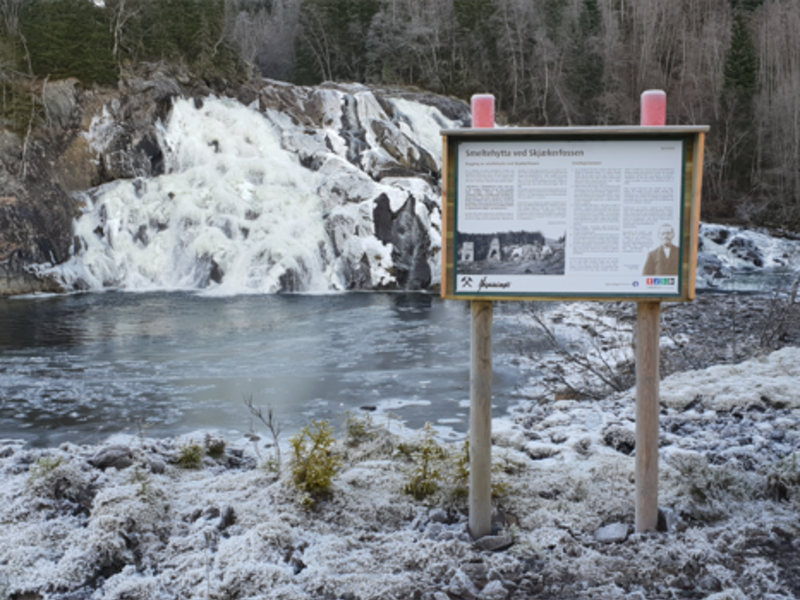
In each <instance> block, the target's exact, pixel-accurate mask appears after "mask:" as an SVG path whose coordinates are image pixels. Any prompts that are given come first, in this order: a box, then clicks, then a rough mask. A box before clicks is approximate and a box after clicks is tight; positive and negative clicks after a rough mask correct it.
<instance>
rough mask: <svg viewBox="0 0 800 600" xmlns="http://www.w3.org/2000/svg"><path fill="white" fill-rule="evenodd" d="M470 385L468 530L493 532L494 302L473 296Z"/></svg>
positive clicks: (484, 124)
mask: <svg viewBox="0 0 800 600" xmlns="http://www.w3.org/2000/svg"><path fill="white" fill-rule="evenodd" d="M472 126H473V127H480V128H491V127H494V96H491V95H489V94H477V95H475V96H473V97H472ZM471 309H472V334H471V344H472V351H471V361H470V386H469V396H470V398H469V400H470V410H469V532H470V534H471V535H472V537H473V538H475V539H477V538H481V537H483V536H485V535H489V534H490V533H491V532H492V310H493V308H492V302H491V301H481V300H473V301H472V302H471Z"/></svg>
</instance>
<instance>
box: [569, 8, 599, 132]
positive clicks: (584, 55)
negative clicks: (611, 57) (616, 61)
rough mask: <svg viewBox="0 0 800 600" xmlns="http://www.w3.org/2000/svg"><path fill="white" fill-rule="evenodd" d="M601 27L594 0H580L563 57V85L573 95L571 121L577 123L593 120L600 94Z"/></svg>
mask: <svg viewBox="0 0 800 600" xmlns="http://www.w3.org/2000/svg"><path fill="white" fill-rule="evenodd" d="M602 28H603V16H602V13H601V12H600V6H599V4H598V2H597V0H583V4H582V6H581V11H580V14H579V15H578V19H577V21H576V22H575V23H574V24H573V27H572V36H571V38H572V43H571V45H570V46H569V47H568V49H567V54H566V60H565V71H566V83H567V88H568V89H569V91H570V92H571V93H572V95H573V97H574V98H575V111H574V120H575V121H576V122H579V123H581V124H587V125H588V124H593V123H595V122H596V119H597V112H598V107H597V104H598V98H599V97H600V95H601V94H602V93H603V77H604V75H605V64H604V61H603V57H602V55H601V54H600V53H599V51H598V48H597V46H598V43H599V38H600V35H601V34H602Z"/></svg>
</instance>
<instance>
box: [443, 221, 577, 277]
mask: <svg viewBox="0 0 800 600" xmlns="http://www.w3.org/2000/svg"><path fill="white" fill-rule="evenodd" d="M565 248H566V232H565V233H564V235H562V236H560V237H558V238H547V237H545V235H544V234H543V233H541V232H539V231H507V232H496V233H459V235H458V272H459V273H461V274H465V275H478V274H480V275H563V274H564V269H565V265H566V260H565V256H566V254H565Z"/></svg>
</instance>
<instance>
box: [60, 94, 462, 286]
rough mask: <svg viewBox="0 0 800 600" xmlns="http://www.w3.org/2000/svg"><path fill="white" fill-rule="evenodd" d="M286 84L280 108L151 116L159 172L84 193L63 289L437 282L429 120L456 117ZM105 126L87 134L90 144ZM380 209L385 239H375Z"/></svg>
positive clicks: (435, 151) (227, 106)
mask: <svg viewBox="0 0 800 600" xmlns="http://www.w3.org/2000/svg"><path fill="white" fill-rule="evenodd" d="M285 88H286V89H290V90H291V91H292V93H293V94H295V96H294V97H293V104H291V107H290V109H288V110H287V109H286V107H284V108H283V109H281V108H275V107H270V106H269V102H267V101H264V100H263V98H262V102H261V104H262V106H259V102H254V103H253V104H251V105H250V106H245V105H243V104H241V103H240V102H238V101H237V100H234V99H228V98H215V97H208V98H204V99H202V100H192V99H175V100H173V105H172V109H171V112H170V114H169V117H168V119H167V121H166V122H165V123H160V122H159V123H158V125H157V135H158V141H159V146H160V152H161V153H162V154H163V157H164V158H163V160H164V174H162V175H159V176H156V177H149V178H145V177H139V178H136V179H128V180H117V181H113V182H111V183H107V184H105V185H103V186H100V187H97V188H94V189H91V190H89V191H87V192H84V193H82V194H81V195H80V200H81V202H82V206H83V211H82V214H81V216H80V217H79V218H78V219H77V220H76V222H75V243H74V251H73V255H72V257H71V259H70V260H69V261H68V262H66V263H65V264H63V265H61V266H59V267H56V268H54V270H53V271H54V272H55V273H56V274H57V275H58V277H59V278H60V279H61V280H62V281H63V282H64V285H65V286H66V287H67V288H70V289H77V290H80V289H88V290H99V289H104V288H117V289H125V290H203V291H204V293H209V294H222V295H228V294H246V293H275V292H282V291H302V292H307V293H326V292H331V291H337V290H344V289H376V288H392V287H409V286H410V287H415V288H420V287H427V286H429V285H431V284H435V283H437V280H436V279H435V278H436V277H437V276H438V275H437V274H438V272H439V268H438V261H439V257H438V248H439V247H440V245H441V235H440V225H441V214H440V195H441V188H440V184H439V169H440V167H441V138H440V136H439V130H440V129H441V128H443V127H453V126H458V122H457V121H454V120H451V119H449V118H447V117H445V116H444V115H443V114H442V112H441V111H439V110H438V109H437V108H435V107H433V106H429V105H424V104H421V103H418V102H414V101H413V100H408V99H404V98H399V97H398V98H390V99H385V98H382V99H381V101H380V102H379V99H378V98H376V96H375V95H374V94H373V93H372V92H371V91H369V90H368V89H366V88H363V87H358V88H355V89H352V90H351V89H347V88H345V89H326V88H294V87H293V86H285ZM283 91H284V92H285V90H283ZM265 105H266V106H265ZM104 119H105V121H104ZM303 120H305V121H306V122H303ZM107 121H108V116H107V114H106V115H104V116H102V117H96V118H95V122H94V123H93V126H92V128H91V129H90V131H89V132H87V133H86V134H85V135H86V136H87V138H89V142H90V143H91V144H92V147H94V148H96V149H97V150H98V151H99V152H103V151H104V144H105V143H106V142H105V141H104V140H105V138H107V137H108V134H107V131H108V129H109V127H111V124H109V123H108V122H107ZM376 215H377V216H379V217H380V218H383V219H384V221H386V220H387V219H388V223H389V226H388V234H387V233H386V231H384V232H383V234H382V235H379V236H376V227H375V218H376ZM394 225H396V227H394ZM393 227H394V229H393ZM383 229H384V230H386V227H384V228H383ZM395 230H397V231H395ZM409 232H411V234H409ZM401 234H402V235H401ZM409 235H411V236H412V237H409ZM420 273H422V275H420ZM426 274H427V275H426Z"/></svg>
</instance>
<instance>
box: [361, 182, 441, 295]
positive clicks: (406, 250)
mask: <svg viewBox="0 0 800 600" xmlns="http://www.w3.org/2000/svg"><path fill="white" fill-rule="evenodd" d="M415 211H416V199H415V198H413V197H412V198H409V199H408V201H407V202H406V203H405V204H404V205H403V207H402V208H401V209H400V210H399V211H397V213H393V212H392V209H391V206H390V203H389V199H388V198H387V197H386V196H385V195H381V196H379V197H378V198H377V199H376V200H375V208H374V210H373V213H372V214H373V222H374V223H375V237H377V238H378V239H379V240H380V241H382V242H383V243H384V244H392V248H393V249H392V261H393V262H394V266H395V270H396V272H395V277H397V284H398V286H399V287H400V288H401V289H406V290H421V289H425V288H427V287H428V286H429V285H430V284H431V268H430V265H429V264H428V257H427V253H428V252H429V250H430V237H429V236H428V232H427V230H426V229H425V226H424V225H423V224H422V223H421V222H420V220H419V217H418V216H417V215H416V213H415Z"/></svg>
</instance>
